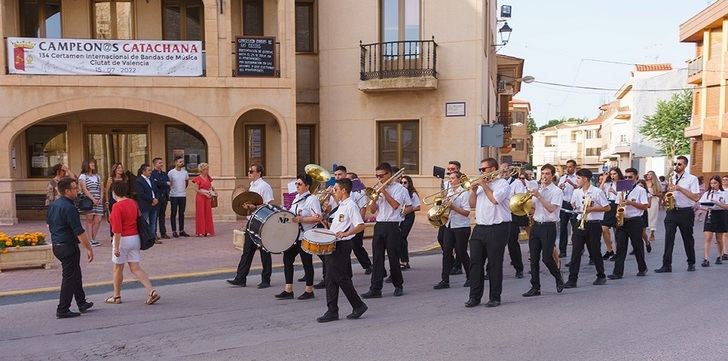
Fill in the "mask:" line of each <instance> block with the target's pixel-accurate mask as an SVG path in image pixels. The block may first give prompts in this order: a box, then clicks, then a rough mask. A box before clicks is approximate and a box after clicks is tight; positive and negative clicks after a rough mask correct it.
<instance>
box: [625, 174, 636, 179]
mask: <svg viewBox="0 0 728 361" xmlns="http://www.w3.org/2000/svg"><path fill="white" fill-rule="evenodd" d="M624 179H634V177H633V176H631V175H626V176H624Z"/></svg>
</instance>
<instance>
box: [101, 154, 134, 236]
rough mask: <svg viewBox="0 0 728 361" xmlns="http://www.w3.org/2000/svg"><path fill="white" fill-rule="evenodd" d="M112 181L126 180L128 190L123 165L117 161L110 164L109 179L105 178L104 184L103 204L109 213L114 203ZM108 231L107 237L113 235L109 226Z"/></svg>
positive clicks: (127, 182) (127, 180)
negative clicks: (104, 200) (104, 199)
mask: <svg viewBox="0 0 728 361" xmlns="http://www.w3.org/2000/svg"><path fill="white" fill-rule="evenodd" d="M114 182H126V184H127V191H128V190H129V177H128V176H127V175H126V173H125V171H124V166H123V165H122V164H121V163H119V162H117V163H114V165H113V166H111V175H110V176H109V179H107V180H106V186H105V187H104V198H106V202H105V204H106V207H107V208H108V214H111V208H112V207H113V206H114V203H116V200H114V197H113V195H112V192H111V184H112V183H114ZM124 196H126V197H128V196H129V195H128V194H125V195H124ZM109 223H111V220H109ZM109 233H110V235H109V237H113V236H114V232H112V231H111V227H109Z"/></svg>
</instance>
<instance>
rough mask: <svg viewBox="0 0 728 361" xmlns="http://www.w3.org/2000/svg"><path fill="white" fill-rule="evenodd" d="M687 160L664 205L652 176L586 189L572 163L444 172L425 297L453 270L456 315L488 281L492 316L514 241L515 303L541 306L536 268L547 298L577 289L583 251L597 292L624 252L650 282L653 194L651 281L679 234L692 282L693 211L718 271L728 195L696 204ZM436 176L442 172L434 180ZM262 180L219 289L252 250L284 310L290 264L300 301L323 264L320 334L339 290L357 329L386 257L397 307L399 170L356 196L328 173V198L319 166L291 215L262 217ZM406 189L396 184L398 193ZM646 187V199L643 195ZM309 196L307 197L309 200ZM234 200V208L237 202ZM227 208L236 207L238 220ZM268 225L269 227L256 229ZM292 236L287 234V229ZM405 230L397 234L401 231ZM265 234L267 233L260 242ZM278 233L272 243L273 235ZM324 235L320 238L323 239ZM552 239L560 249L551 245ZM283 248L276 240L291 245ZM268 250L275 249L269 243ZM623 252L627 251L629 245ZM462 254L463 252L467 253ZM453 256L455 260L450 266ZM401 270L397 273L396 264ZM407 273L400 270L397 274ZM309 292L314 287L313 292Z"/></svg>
mask: <svg viewBox="0 0 728 361" xmlns="http://www.w3.org/2000/svg"><path fill="white" fill-rule="evenodd" d="M687 163H688V161H687V159H686V158H685V157H678V158H677V160H676V162H675V163H674V164H673V165H674V172H673V173H672V174H670V176H669V177H668V184H669V185H668V186H667V191H666V192H665V193H664V195H663V194H662V193H661V192H659V191H656V190H655V189H653V188H656V187H655V186H654V181H655V180H654V179H653V178H655V177H656V176H655V175H654V173H651V174H650V177H651V178H650V177H648V178H649V179H648V180H649V181H652V182H653V183H651V184H650V183H649V182H648V183H645V182H644V181H642V180H640V179H639V174H638V171H637V170H636V169H634V168H628V169H626V170H625V171H624V177H623V176H622V171H621V170H620V169H619V168H612V169H610V171H609V173H608V175H607V174H605V177H606V176H609V178H610V182H602V184H600V186H596V185H593V174H592V172H591V171H590V170H588V169H579V170H577V165H576V162H574V161H573V160H569V161H568V162H567V163H566V167H565V174H563V175H561V177H557V175H556V168H555V167H554V166H552V165H550V164H546V165H544V166H542V167H541V169H540V179H539V180H538V181H536V180H533V181H532V180H530V179H529V178H528V175H527V174H526V172H524V171H523V170H522V169H521V168H519V167H511V166H508V165H503V166H501V167H499V164H498V162H497V161H496V160H495V159H493V158H487V159H484V160H483V161H482V162H481V163H480V168H479V169H478V170H479V171H480V175H479V176H476V177H472V178H470V177H468V176H467V175H465V174H463V173H461V172H460V163H459V162H457V161H450V162H449V164H448V167H447V168H446V170H447V171H446V173H445V175H444V177H441V178H443V181H444V180H447V181H446V182H445V183H443V184H442V186H441V190H440V191H439V192H436V193H435V194H432V195H429V196H426V197H422V203H423V204H426V205H431V206H432V208H431V209H430V211H429V212H428V221H430V223H431V224H432V225H433V226H434V227H435V228H437V229H438V231H437V240H438V242H439V243H440V246H441V249H442V270H441V277H440V281H439V283H437V284H435V285H434V286H433V288H434V289H436V290H438V289H445V288H450V275H451V274H454V273H455V269H456V268H457V270H459V269H460V265H462V266H463V267H464V268H465V274H466V282H465V284H464V285H463V286H464V287H467V288H468V289H469V293H468V300H467V302H466V303H465V307H468V308H470V307H475V306H477V305H479V304H480V303H481V299H482V297H483V296H484V293H485V290H484V286H485V281H486V280H488V283H489V291H488V302H487V303H486V306H487V307H497V306H499V305H500V304H501V293H502V284H503V257H504V255H505V250H506V248H508V250H509V254H510V257H511V265H513V266H514V268H515V269H516V277H517V278H522V277H523V276H522V275H523V271H524V266H523V260H522V255H521V250H520V244H519V234H523V235H526V236H527V237H526V238H525V239H527V240H528V250H529V262H530V276H531V277H530V283H531V287H530V289H529V290H528V291H527V292H525V293H523V297H533V296H539V295H540V294H541V280H540V269H539V266H540V263H541V262H543V264H544V265H545V266H546V268H547V269H548V271H549V273H550V274H551V275H552V276H553V277H554V280H555V284H556V292H557V293H562V292H563V290H564V289H565V288H567V289H568V288H575V287H577V281H578V279H579V271H580V266H581V258H582V255H583V252H584V248H586V250H587V251H588V252H589V256H590V264H592V262H593V264H594V266H595V269H596V280H594V282H593V285H604V284H606V281H607V278H609V279H611V280H617V279H621V278H622V277H623V276H624V263H625V260H626V257H627V250H628V244H631V245H632V249H633V253H630V254H634V256H635V259H636V261H637V270H638V273H637V276H645V275H646V274H647V264H646V262H645V246H646V245H647V246H648V251H649V246H650V243H649V242H650V241H652V240H653V238H654V235H653V233H652V234H651V235H650V237H649V238H647V236H646V234H647V233H646V229H648V228H649V229H650V230H651V231H652V232H654V230H653V229H652V226H648V213H649V219H650V224H652V223H653V221H652V218H653V217H654V218H656V216H655V214H653V213H654V212H655V211H656V210H655V209H656V208H657V207H654V204H655V201H654V198H655V197H658V196H656V194H659V195H663V196H664V198H663V199H664V202H663V203H664V206H665V208H666V209H667V216H666V218H665V221H664V222H665V230H666V235H665V252H664V255H663V262H662V267H661V268H659V269H657V270H655V272H656V273H664V272H671V271H672V250H673V247H674V241H675V234H676V232H677V229H678V228H679V229H680V233H681V235H682V239H683V242H684V245H685V251H686V254H687V257H688V259H687V263H688V271H694V270H695V266H694V265H695V248H694V244H695V240H694V239H693V236H692V231H693V223H694V217H695V210H694V205H695V203H696V202H697V203H699V204H700V207H701V209H705V210H707V212H708V213H707V216H706V220H705V228H704V232H705V237H706V241H705V242H706V243H705V257H704V261H703V264H702V265H703V266H704V267H707V266H709V265H710V262H709V258H710V247H711V244H712V236H713V235H715V237H716V240H717V242H718V252H717V260H716V263H717V264H720V263H722V262H721V261H722V260H723V259H726V257H725V256H724V254H725V253H726V251H727V249H726V247H725V245H724V242H723V234H724V233H726V231H728V204H726V203H725V202H726V199H727V198H728V194H726V191H724V189H723V185H722V184H721V178H719V177H714V178H712V179H711V180H710V189H709V191H708V192H706V193H705V194H703V195H702V197H701V194H700V193H699V189H698V179H697V178H696V177H695V176H693V175H690V174H688V173H686V172H685V169H686V168H687ZM439 169H440V172H443V168H439ZM262 173H263V168H262V166H261V165H259V164H254V165H252V166H251V167H250V170H249V178H250V179H251V184H250V187H249V189H248V190H247V191H246V192H243V193H240V194H237V191H236V196H235V198H236V199H234V200H233V208H234V209H235V210H236V212H238V213H239V214H244V215H248V220H249V221H248V225H247V226H246V232H245V243H244V246H243V254H242V256H241V260H240V264H239V265H238V272H237V275H236V277H235V278H234V279H232V280H228V281H227V282H228V283H230V284H232V285H236V286H243V287H244V286H245V285H246V276H247V274H248V272H249V269H250V264H251V263H252V258H253V255H254V252H255V251H256V250H260V255H261V260H262V263H263V272H262V281H261V283H260V284H259V285H258V288H266V287H269V286H270V277H271V258H270V257H271V256H270V254H271V253H283V255H284V273H285V279H286V282H285V286H284V290H283V292H281V293H280V294H278V295H276V298H278V299H292V298H294V294H293V262H294V259H295V257H296V256H300V258H301V261H302V263H303V266H304V271H305V276H304V279H305V281H306V285H305V286H306V289H305V292H303V293H302V294H301V295H300V296H299V297H298V299H301V300H304V299H311V298H314V294H313V272H314V271H313V261H312V256H313V255H317V256H319V257H321V259H322V261H323V264H324V265H325V266H324V268H323V272H324V281H322V285H325V288H326V304H327V310H326V312H325V313H324V314H323V316H321V317H319V318H318V319H317V320H318V321H319V322H329V321H334V320H338V319H339V314H338V312H339V307H338V295H339V289H341V291H342V292H343V293H344V295H345V296H346V298H347V299H348V301H349V303H350V305H351V307H352V313H351V314H349V315H348V316H347V318H348V319H357V318H359V317H361V316H362V314H364V313H365V312H366V311H367V310H368V307H367V305H366V304H365V303H364V302H363V301H362V298H364V299H368V298H380V297H382V288H383V283H384V282H383V281H384V277H386V270H385V254H386V257H387V258H388V260H389V272H390V278H389V279H388V282H389V280H390V279H391V283H392V284H393V286H394V296H396V297H399V296H402V295H403V293H404V291H403V285H404V279H403V277H402V269H403V268H409V267H408V266H409V263H408V259H407V258H406V255H405V257H402V255H403V254H402V252H406V246H403V241H404V240H405V238H403V237H402V233H403V231H404V232H405V233H407V231H408V228H409V227H411V226H408V225H407V224H406V222H404V221H405V215H406V214H411V213H412V212H413V209H416V207H418V206H419V203H420V200H419V197H417V198H416V199H413V198H415V196H416V195H417V194H416V193H414V194H411V190H412V189H413V188H412V186H411V185H410V184H409V183H411V178H409V177H406V178H404V179H406V180H407V182H408V185H409V186H410V191H409V192H408V189H407V188H405V187H404V186H403V185H402V184H400V183H399V179H400V178H402V177H403V175H404V169H397V168H395V167H392V166H391V165H390V164H389V163H381V164H380V165H379V166H377V167H376V171H375V175H376V178H377V180H378V183H377V184H376V185H375V186H374V187H372V188H366V189H364V186H363V185H362V184H361V181H360V180H359V179H358V177H357V175H356V174H355V173H351V172H347V169H346V167H344V166H338V167H337V168H336V169H335V170H334V176H335V184H334V185H333V186H329V187H326V186H325V182H326V181H328V180H329V179H330V178H332V177H331V175H330V174H328V172H326V170H324V169H323V168H321V167H320V166H317V165H309V166H307V167H306V173H303V174H300V175H298V177H297V179H296V181H295V186H296V193H297V194H296V197H295V199H294V200H293V203H292V204H291V206H290V207H289V208H288V209H285V208H282V207H279V206H275V205H271V204H270V203H271V201H272V200H273V196H272V189H271V187H270V185H268V183H266V182H265V181H264V180H263V179H262V178H261V176H262ZM403 182H404V181H403ZM648 186H649V188H650V189H648ZM312 195H314V196H313V197H312ZM238 198H239V199H238ZM236 203H237V204H240V203H242V205H240V206H238V207H237V208H238V209H240V212H239V211H238V209H236ZM367 212H368V213H369V214H372V215H374V216H375V218H376V223H375V225H374V232H373V238H372V260H371V261H370V259H369V255H368V254H367V251H366V249H364V247H363V238H364V219H365V215H366V214H367ZM471 213H474V215H475V217H474V219H475V226H474V227H473V228H472V231H471ZM266 223H268V224H269V227H264V226H265V224H266ZM291 227H295V228H291ZM403 227H404V229H403ZM263 228H266V230H267V232H263V231H262V230H263ZM279 228H280V229H286V231H285V232H284V231H275V230H276V229H279ZM327 228H328V229H327ZM570 228H571V237H570V240H571V244H572V249H571V257H570V260H571V262H570V263H569V264H567V267H568V268H569V273H568V279H567V280H566V282H565V281H564V278H563V276H562V272H561V270H560V259H559V258H564V257H567V245H568V241H569V229H570ZM611 228H614V229H615V231H614V232H615V233H614V234H615V237H614V241H615V247H614V250H616V252H612V247H608V253H607V254H605V255H604V256H602V254H601V241H602V237H603V236H604V238H605V242H606V241H607V239H609V240H610V242H609V243H611V233H610V229H611ZM557 233H558V237H559V241H558V243H557ZM291 234H297V236H295V237H292V238H294V239H291V240H290V241H288V240H287V239H283V240H280V239H278V238H291V237H290V236H289V235H291ZM273 238H276V239H273ZM628 241H629V243H628ZM468 248H469V252H468ZM352 252H353V253H354V254H355V255H356V259H357V260H358V261H359V263H360V265H361V266H362V268H363V269H364V270H365V273H366V274H371V282H370V287H369V290H368V291H367V292H365V293H362V294H361V296H360V295H359V294H358V293H357V291H356V289H355V288H354V285H353V283H352V276H353V275H352V269H351V254H352ZM453 253H454V257H453ZM609 256H612V260H613V261H614V267H613V270H612V273H611V274H610V275H609V277H607V276H606V274H605V266H604V261H605V260H607V259H609ZM400 260H402V262H403V263H402V264H400ZM405 264H406V266H405ZM317 288H318V287H317Z"/></svg>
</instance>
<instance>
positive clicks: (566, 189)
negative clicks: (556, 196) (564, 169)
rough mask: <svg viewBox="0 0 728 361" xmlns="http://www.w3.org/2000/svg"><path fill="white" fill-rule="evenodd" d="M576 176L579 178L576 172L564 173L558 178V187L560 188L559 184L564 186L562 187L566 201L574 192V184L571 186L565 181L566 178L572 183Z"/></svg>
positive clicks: (574, 181)
mask: <svg viewBox="0 0 728 361" xmlns="http://www.w3.org/2000/svg"><path fill="white" fill-rule="evenodd" d="M577 178H579V177H578V176H577V175H576V173H574V174H572V175H569V174H564V175H562V176H561V177H560V178H559V184H558V186H559V188H561V186H564V188H563V191H564V196H563V199H564V201H566V202H568V201H570V200H571V196H572V195H573V194H574V186H572V185H571V184H570V183H566V180H567V179H568V180H570V181H572V182H573V183H574V184H576V179H577Z"/></svg>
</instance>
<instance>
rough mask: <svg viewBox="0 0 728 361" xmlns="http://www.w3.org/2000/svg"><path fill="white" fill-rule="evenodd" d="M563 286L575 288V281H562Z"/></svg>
mask: <svg viewBox="0 0 728 361" xmlns="http://www.w3.org/2000/svg"><path fill="white" fill-rule="evenodd" d="M564 288H576V281H567V282H566V283H564Z"/></svg>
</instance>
